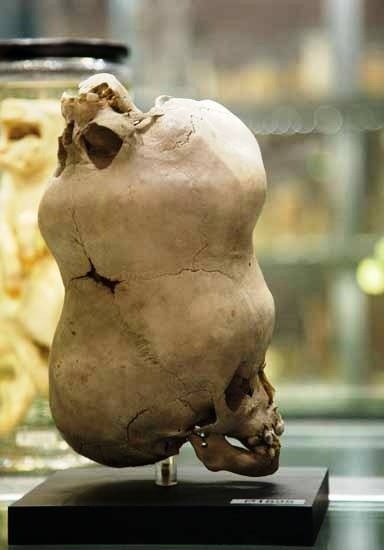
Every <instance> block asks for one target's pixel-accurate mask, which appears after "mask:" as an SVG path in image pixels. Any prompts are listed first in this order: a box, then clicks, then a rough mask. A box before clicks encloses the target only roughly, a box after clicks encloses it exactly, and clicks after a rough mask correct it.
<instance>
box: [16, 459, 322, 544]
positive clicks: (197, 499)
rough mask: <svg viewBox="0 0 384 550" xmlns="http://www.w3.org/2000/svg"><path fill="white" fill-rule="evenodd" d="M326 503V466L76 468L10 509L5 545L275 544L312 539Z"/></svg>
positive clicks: (317, 528)
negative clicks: (167, 470)
mask: <svg viewBox="0 0 384 550" xmlns="http://www.w3.org/2000/svg"><path fill="white" fill-rule="evenodd" d="M327 505H328V472H327V470H325V469H324V468H281V469H280V470H279V472H278V473H276V474H274V475H273V476H268V477H262V478H245V477H242V476H238V475H234V474H230V473H226V472H225V473H223V472H219V473H212V472H209V471H207V470H205V469H203V468H202V467H192V468H187V467H186V468H183V467H180V466H179V484H178V485H175V486H173V487H158V486H157V485H155V482H154V468H153V467H144V468H126V469H121V470H119V469H113V468H105V467H102V466H96V467H89V468H88V467H87V468H73V469H70V470H66V471H64V472H59V473H56V474H54V475H52V476H50V477H49V478H48V479H47V480H46V481H45V482H44V483H42V484H41V485H39V486H38V487H36V488H35V489H33V490H32V491H31V492H30V493H28V494H27V495H26V496H24V497H23V498H22V499H21V500H19V501H18V502H16V503H15V504H13V505H11V506H10V508H9V514H8V518H9V519H8V521H9V531H8V534H9V544H10V545H17V544H20V545H47V544H248V545H250V544H252V545H255V544H280V545H311V544H313V543H314V542H315V539H316V536H317V533H318V531H319V529H320V526H321V523H322V520H323V518H324V515H325V512H326V510H327Z"/></svg>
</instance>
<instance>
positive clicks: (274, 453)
mask: <svg viewBox="0 0 384 550" xmlns="http://www.w3.org/2000/svg"><path fill="white" fill-rule="evenodd" d="M268 454H269V456H270V457H271V458H275V455H276V450H275V449H274V448H273V447H271V448H270V449H268Z"/></svg>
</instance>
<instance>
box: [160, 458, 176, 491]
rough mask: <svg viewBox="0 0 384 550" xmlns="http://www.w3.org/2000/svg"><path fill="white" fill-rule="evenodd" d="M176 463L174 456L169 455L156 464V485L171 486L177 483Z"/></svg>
mask: <svg viewBox="0 0 384 550" xmlns="http://www.w3.org/2000/svg"><path fill="white" fill-rule="evenodd" d="M177 483H178V481H177V463H176V457H174V456H170V457H169V458H166V459H165V460H162V461H161V462H157V464H156V485H159V486H160V487H171V486H172V485H177Z"/></svg>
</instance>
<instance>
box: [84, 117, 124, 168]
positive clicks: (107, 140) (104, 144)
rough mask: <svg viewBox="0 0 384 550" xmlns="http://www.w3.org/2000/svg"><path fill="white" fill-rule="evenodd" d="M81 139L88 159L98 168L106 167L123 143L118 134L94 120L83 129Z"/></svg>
mask: <svg viewBox="0 0 384 550" xmlns="http://www.w3.org/2000/svg"><path fill="white" fill-rule="evenodd" d="M82 140H83V144H84V147H85V149H86V151H87V154H88V157H89V159H90V160H91V162H92V163H93V164H94V165H95V166H96V168H98V169H99V170H102V169H103V168H107V167H108V166H109V165H110V164H111V163H112V161H113V159H114V158H115V156H116V155H117V153H118V152H119V151H120V149H121V146H122V145H123V140H122V139H121V137H120V136H118V135H117V134H116V133H115V132H113V131H112V130H111V129H110V128H107V127H106V126H100V125H99V124H96V123H95V122H93V123H91V124H89V126H87V128H86V129H85V130H84V132H83V136H82Z"/></svg>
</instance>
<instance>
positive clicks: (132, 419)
mask: <svg viewBox="0 0 384 550" xmlns="http://www.w3.org/2000/svg"><path fill="white" fill-rule="evenodd" d="M148 411H149V409H140V410H139V411H138V412H137V413H136V414H135V415H134V416H133V417H132V418H131V420H130V421H129V422H128V424H127V426H126V428H125V429H126V432H127V440H129V438H130V435H129V431H130V429H131V427H132V424H133V423H134V422H136V420H137V419H138V418H139V417H140V416H141V415H143V414H145V413H146V412H148Z"/></svg>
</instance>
